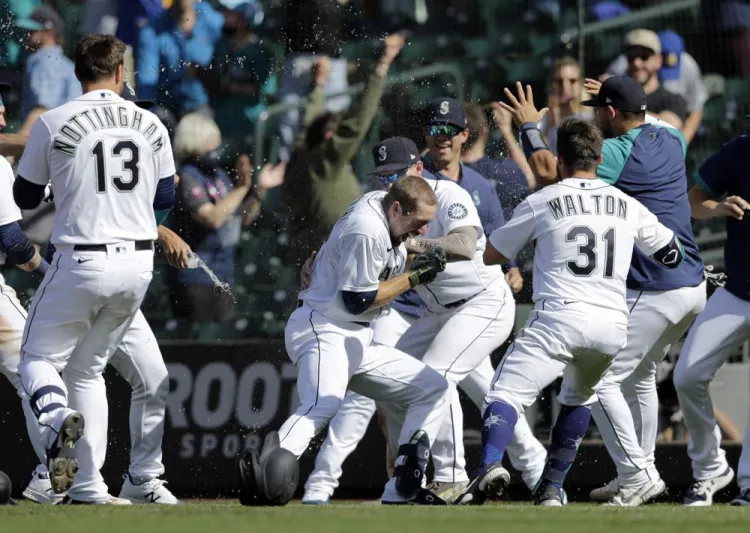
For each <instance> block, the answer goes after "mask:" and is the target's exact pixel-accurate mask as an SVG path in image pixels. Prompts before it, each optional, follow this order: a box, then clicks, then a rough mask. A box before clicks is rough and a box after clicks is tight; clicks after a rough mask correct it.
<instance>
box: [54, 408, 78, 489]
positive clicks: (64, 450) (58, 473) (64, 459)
mask: <svg viewBox="0 0 750 533" xmlns="http://www.w3.org/2000/svg"><path fill="white" fill-rule="evenodd" d="M84 426H85V422H84V420H83V415H82V414H81V413H78V412H76V411H71V412H70V414H68V416H66V417H65V420H63V423H62V426H60V433H59V435H58V437H57V442H55V444H54V445H53V446H52V448H50V449H49V450H47V470H48V471H49V480H50V484H51V486H52V490H53V491H54V492H55V493H57V494H61V493H63V492H65V491H66V490H68V489H69V488H70V486H71V485H73V481H74V480H75V477H76V473H77V472H78V461H76V460H75V457H74V452H73V447H74V446H75V444H76V442H78V439H80V438H81V437H83V428H84Z"/></svg>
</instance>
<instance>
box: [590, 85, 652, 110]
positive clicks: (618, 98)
mask: <svg viewBox="0 0 750 533" xmlns="http://www.w3.org/2000/svg"><path fill="white" fill-rule="evenodd" d="M581 104H583V105H585V106H589V107H607V106H612V107H614V108H615V109H619V110H621V111H630V112H631V113H643V112H645V111H646V106H647V104H646V92H645V91H644V90H643V87H641V84H640V83H638V82H637V81H636V80H634V79H633V78H630V77H628V76H612V77H611V78H607V80H606V81H605V82H604V83H602V86H601V88H600V89H599V94H597V95H596V96H595V97H593V98H592V99H591V100H586V101H585V102H581Z"/></svg>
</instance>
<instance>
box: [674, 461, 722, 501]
mask: <svg viewBox="0 0 750 533" xmlns="http://www.w3.org/2000/svg"><path fill="white" fill-rule="evenodd" d="M733 479H734V470H732V469H731V468H730V467H727V469H726V470H725V471H724V472H723V473H722V474H720V475H718V476H716V477H712V478H711V479H703V480H700V481H698V480H695V479H694V480H693V484H692V485H690V487H689V488H688V490H687V492H686V493H685V497H684V498H683V500H682V505H686V506H688V507H710V506H711V505H713V503H714V495H715V494H716V493H717V492H719V491H720V490H721V489H723V488H724V487H726V486H728V485H729V484H730V483H731V482H732V480H733Z"/></svg>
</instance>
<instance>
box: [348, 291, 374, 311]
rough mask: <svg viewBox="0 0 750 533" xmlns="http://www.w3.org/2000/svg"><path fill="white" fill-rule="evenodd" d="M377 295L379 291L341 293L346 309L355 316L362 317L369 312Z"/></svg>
mask: <svg viewBox="0 0 750 533" xmlns="http://www.w3.org/2000/svg"><path fill="white" fill-rule="evenodd" d="M377 295H378V291H377V290H374V291H367V292H354V291H341V299H342V300H344V307H346V310H347V311H349V312H350V313H351V314H353V315H361V314H362V313H364V312H365V311H367V310H368V309H369V308H370V306H371V305H372V302H374V301H375V297H376V296H377Z"/></svg>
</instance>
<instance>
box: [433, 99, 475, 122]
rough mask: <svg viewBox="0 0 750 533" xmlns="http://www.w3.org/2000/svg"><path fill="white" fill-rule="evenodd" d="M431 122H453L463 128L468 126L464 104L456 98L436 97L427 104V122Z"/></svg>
mask: <svg viewBox="0 0 750 533" xmlns="http://www.w3.org/2000/svg"><path fill="white" fill-rule="evenodd" d="M426 124H427V125H428V126H429V125H430V124H452V125H453V126H458V127H459V128H461V129H465V128H466V127H467V122H466V111H465V110H464V105H463V104H462V103H461V102H459V101H458V100H456V99H455V98H436V99H435V100H430V102H429V103H428V104H427V122H426Z"/></svg>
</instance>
